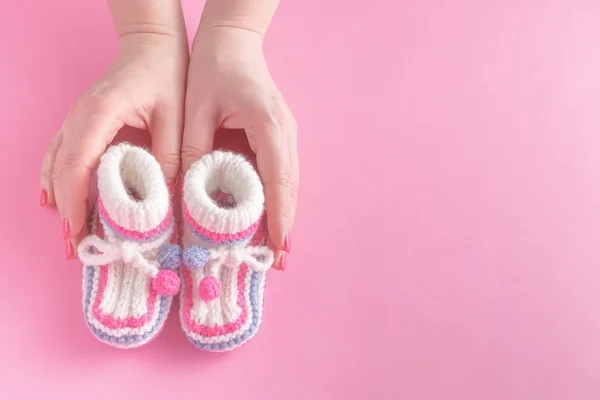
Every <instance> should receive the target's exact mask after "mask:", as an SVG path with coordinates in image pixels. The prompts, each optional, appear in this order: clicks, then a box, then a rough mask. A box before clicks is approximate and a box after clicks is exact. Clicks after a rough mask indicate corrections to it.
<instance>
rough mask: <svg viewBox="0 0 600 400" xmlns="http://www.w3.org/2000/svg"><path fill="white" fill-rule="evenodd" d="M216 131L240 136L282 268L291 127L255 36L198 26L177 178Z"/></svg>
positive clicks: (294, 165) (292, 162)
mask: <svg viewBox="0 0 600 400" xmlns="http://www.w3.org/2000/svg"><path fill="white" fill-rule="evenodd" d="M218 128H226V129H244V130H245V132H246V135H247V137H248V142H249V144H250V147H251V149H252V151H254V152H255V153H256V159H257V166H258V172H259V174H260V176H261V179H262V180H263V183H264V186H265V197H266V211H267V221H268V232H269V245H270V246H271V247H272V248H273V249H274V250H276V251H277V254H276V260H277V261H276V263H275V264H276V265H275V266H276V267H279V268H280V269H284V268H285V264H286V261H287V253H288V252H289V250H290V245H291V238H290V230H291V228H292V222H293V220H294V214H295V211H296V199H297V192H298V155H297V152H296V121H295V120H294V117H293V116H292V113H291V111H290V109H289V108H288V106H287V105H286V103H285V101H284V100H283V98H282V96H281V93H280V92H279V90H278V89H277V86H276V85H275V83H274V82H273V78H272V77H271V75H270V73H269V70H268V68H267V64H266V62H265V58H264V56H263V52H262V36H261V35H260V34H259V33H256V32H253V31H251V30H246V29H240V28H239V27H234V26H224V25H217V26H210V27H203V26H202V24H201V27H200V29H199V31H198V33H197V35H196V38H195V40H194V47H193V50H192V56H191V59H190V67H189V72H188V83H187V94H186V103H185V128H184V134H183V143H182V153H181V154H182V163H183V170H184V172H185V171H187V169H189V167H190V166H191V165H192V164H193V163H194V162H195V161H196V160H198V159H199V158H200V157H201V156H203V155H204V154H206V153H208V152H210V151H211V150H212V149H213V139H214V135H215V131H216V130H217V129H218Z"/></svg>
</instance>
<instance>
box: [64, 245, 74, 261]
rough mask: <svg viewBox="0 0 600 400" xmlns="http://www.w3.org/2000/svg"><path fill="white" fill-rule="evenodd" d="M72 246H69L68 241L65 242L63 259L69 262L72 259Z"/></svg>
mask: <svg viewBox="0 0 600 400" xmlns="http://www.w3.org/2000/svg"><path fill="white" fill-rule="evenodd" d="M73 253H74V251H73V245H72V244H71V242H70V241H68V240H65V257H66V258H67V260H70V259H72V258H73Z"/></svg>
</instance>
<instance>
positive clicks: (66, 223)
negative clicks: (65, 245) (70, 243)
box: [63, 218, 71, 240]
mask: <svg viewBox="0 0 600 400" xmlns="http://www.w3.org/2000/svg"><path fill="white" fill-rule="evenodd" d="M70 235H71V227H70V226H69V221H68V220H67V219H66V218H63V239H65V240H67V239H68V238H69V236H70Z"/></svg>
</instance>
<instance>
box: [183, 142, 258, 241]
mask: <svg viewBox="0 0 600 400" xmlns="http://www.w3.org/2000/svg"><path fill="white" fill-rule="evenodd" d="M264 201H265V199H264V194H263V187H262V183H261V181H260V178H259V177H258V174H257V173H256V171H255V170H254V167H253V166H252V165H251V164H250V163H249V162H248V161H247V160H246V159H245V158H244V157H242V156H240V155H237V154H234V153H231V152H225V151H214V152H212V153H209V154H207V155H205V156H204V157H202V158H201V159H200V160H199V161H197V162H196V163H195V164H194V165H192V167H191V168H190V170H189V171H188V172H187V174H186V176H185V181H184V186H183V201H182V207H183V220H184V223H185V225H186V226H187V228H188V229H189V230H190V231H191V232H192V233H193V234H194V235H195V236H196V237H197V238H198V239H200V240H201V241H202V242H203V244H206V245H207V246H208V247H215V246H228V245H234V244H244V243H247V242H248V241H249V240H250V239H251V238H252V236H253V235H254V233H255V232H256V230H257V228H258V226H259V224H260V220H261V217H262V213H263V207H264Z"/></svg>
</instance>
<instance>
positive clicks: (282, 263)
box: [279, 253, 288, 271]
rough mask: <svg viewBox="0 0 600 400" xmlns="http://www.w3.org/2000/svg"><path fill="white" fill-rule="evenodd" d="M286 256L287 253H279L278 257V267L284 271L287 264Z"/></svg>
mask: <svg viewBox="0 0 600 400" xmlns="http://www.w3.org/2000/svg"><path fill="white" fill-rule="evenodd" d="M287 258H288V254H287V253H281V256H280V257H279V269H280V270H282V271H285V267H286V266H287Z"/></svg>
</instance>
